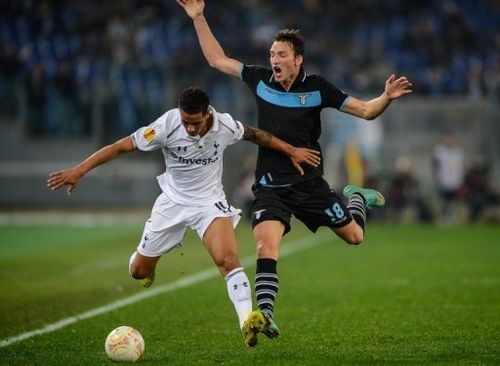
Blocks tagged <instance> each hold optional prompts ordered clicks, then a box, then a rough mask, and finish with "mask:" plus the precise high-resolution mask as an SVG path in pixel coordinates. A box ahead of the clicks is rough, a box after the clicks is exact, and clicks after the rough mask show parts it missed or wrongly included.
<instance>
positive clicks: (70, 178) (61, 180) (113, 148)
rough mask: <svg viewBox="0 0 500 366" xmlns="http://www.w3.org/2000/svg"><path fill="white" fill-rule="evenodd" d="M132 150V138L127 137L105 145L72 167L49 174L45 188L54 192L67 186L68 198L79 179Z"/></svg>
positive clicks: (133, 148)
mask: <svg viewBox="0 0 500 366" xmlns="http://www.w3.org/2000/svg"><path fill="white" fill-rule="evenodd" d="M133 150H135V146H134V142H133V141H132V137H130V136H128V137H125V138H123V139H121V140H118V141H117V142H115V143H114V144H111V145H107V146H105V147H103V148H102V149H100V150H98V151H96V152H95V153H93V154H92V155H91V156H89V157H88V158H87V159H85V160H84V161H82V162H81V163H80V164H78V165H76V166H74V167H71V168H68V169H64V170H60V171H58V172H54V173H50V174H49V178H48V179H47V187H48V188H50V189H51V190H53V191H54V190H56V189H59V188H61V187H63V186H68V188H67V189H66V193H67V194H68V196H69V195H71V193H72V192H73V191H74V190H75V189H76V187H77V186H78V183H79V182H80V179H81V178H82V177H83V176H84V175H85V174H87V173H88V172H89V171H90V170H92V169H94V168H95V167H97V166H99V165H101V164H104V163H106V162H108V161H110V160H112V159H114V158H116V157H117V156H118V155H121V154H124V153H127V152H130V151H133Z"/></svg>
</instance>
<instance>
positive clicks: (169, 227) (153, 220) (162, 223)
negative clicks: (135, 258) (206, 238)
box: [137, 193, 241, 257]
mask: <svg viewBox="0 0 500 366" xmlns="http://www.w3.org/2000/svg"><path fill="white" fill-rule="evenodd" d="M217 217H231V219H232V222H233V227H236V225H238V222H239V221H240V218H241V210H240V209H237V208H234V207H232V206H231V205H230V204H229V203H228V202H227V200H224V201H217V202H213V203H211V204H208V205H206V206H184V205H179V204H178V203H175V202H173V201H172V200H170V198H168V196H167V195H166V194H165V193H162V194H160V195H159V196H158V198H157V199H156V202H155V204H154V206H153V209H152V210H151V217H150V218H149V219H148V220H147V221H146V224H145V225H144V232H143V234H142V238H141V242H140V243H139V245H138V246H137V251H138V252H139V253H140V254H142V255H143V256H145V257H158V256H160V255H163V254H165V253H167V252H169V251H170V250H172V249H173V248H175V247H177V246H181V245H182V238H183V237H184V235H185V234H186V231H187V229H188V228H189V229H193V230H195V231H196V232H197V233H198V236H199V237H200V239H202V240H203V235H204V234H205V231H206V230H207V228H208V226H209V225H210V224H211V222H212V221H213V220H214V219H215V218H217Z"/></svg>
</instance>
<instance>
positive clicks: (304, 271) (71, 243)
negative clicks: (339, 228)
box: [0, 223, 500, 365]
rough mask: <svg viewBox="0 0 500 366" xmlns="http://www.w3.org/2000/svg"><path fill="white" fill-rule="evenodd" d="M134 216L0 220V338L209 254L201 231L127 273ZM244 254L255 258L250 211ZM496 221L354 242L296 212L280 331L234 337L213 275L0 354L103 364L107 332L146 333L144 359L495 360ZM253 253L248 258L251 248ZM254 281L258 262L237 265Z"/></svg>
mask: <svg viewBox="0 0 500 366" xmlns="http://www.w3.org/2000/svg"><path fill="white" fill-rule="evenodd" d="M141 232H142V227H141V225H137V226H124V227H119V226H98V227H88V228H78V227H69V226H66V227H57V226H17V227H12V226H10V227H7V226H4V227H0V294H1V301H0V342H2V341H5V340H7V339H11V338H12V337H16V336H18V335H20V334H23V333H25V332H29V331H33V330H36V329H41V328H43V327H44V326H46V325H48V324H54V323H56V322H58V321H61V320H63V319H71V317H74V316H76V315H78V314H82V313H85V312H88V311H90V310H92V309H96V308H100V307H102V306H105V305H107V304H110V303H114V302H115V301H117V300H120V299H124V298H128V297H130V296H132V295H134V294H142V293H144V292H147V291H154V288H155V287H160V286H165V285H166V284H168V283H174V282H176V281H179V280H182V279H186V278H190V276H192V275H194V274H196V273H199V272H200V271H204V270H207V269H210V268H213V264H212V263H211V260H210V258H209V256H208V254H207V253H206V251H205V249H204V248H203V245H202V244H201V243H200V241H199V239H198V238H197V237H196V236H195V235H194V234H193V233H189V234H188V235H187V237H186V240H185V242H184V247H183V248H181V249H177V250H175V251H174V252H172V253H170V254H169V255H167V256H165V257H164V258H162V260H161V261H160V263H159V267H158V272H157V276H156V279H157V280H156V282H155V284H154V285H153V287H152V288H150V289H143V288H141V287H140V286H139V284H138V283H137V282H136V281H134V280H132V279H130V278H129V275H128V269H127V267H128V258H129V256H130V254H131V252H132V251H133V250H134V248H135V246H136V243H137V240H138V238H139V236H140V234H141ZM237 233H238V239H239V242H240V256H241V257H242V258H247V257H250V258H253V257H254V256H255V254H254V247H253V246H254V244H253V239H252V234H251V229H250V227H249V225H248V224H247V223H243V224H240V226H239V227H238V229H237ZM499 237H500V228H499V227H498V226H458V227H446V228H444V227H436V226H394V225H377V224H371V225H368V230H367V235H366V240H365V243H363V244H362V245H361V246H357V247H355V246H349V245H346V244H343V243H341V242H340V240H338V239H336V238H335V236H334V235H333V234H330V233H329V231H328V230H320V232H319V233H317V234H315V235H313V234H311V233H309V232H308V231H307V230H306V229H305V227H304V226H302V225H301V224H299V223H294V226H293V229H292V232H291V233H290V234H289V235H287V236H286V237H285V240H284V243H283V247H282V249H283V252H284V253H286V249H290V250H293V246H300V245H303V244H304V243H309V242H310V243H311V244H316V245H311V246H303V247H302V250H300V251H296V252H293V253H290V254H289V255H285V256H283V257H282V259H281V260H280V262H279V267H278V269H279V274H280V290H279V297H278V300H277V308H276V320H277V323H278V324H279V326H280V328H281V331H282V336H281V337H280V338H278V339H277V340H274V341H271V340H269V339H267V338H265V337H264V336H262V337H261V338H260V342H259V345H258V346H257V347H256V348H255V349H248V348H246V347H245V346H244V344H243V339H242V336H241V334H240V333H239V330H238V326H237V319H236V315H235V313H234V311H233V308H232V304H231V303H230V301H229V299H228V297H227V294H226V287H225V283H224V281H223V280H222V279H221V277H220V276H212V277H211V278H208V279H206V280H204V281H201V282H198V283H194V284H192V285H190V286H186V287H182V288H179V289H175V290H173V291H169V292H165V293H161V294H159V295H157V296H152V297H149V298H145V299H144V300H142V301H138V302H135V303H133V304H130V305H127V306H124V307H121V308H119V309H117V310H113V311H108V312H103V313H102V314H99V315H96V316H94V317H89V318H88V319H84V320H75V321H74V322H73V323H71V324H69V325H68V326H66V327H62V328H61V329H58V330H55V331H53V332H49V333H46V334H41V335H35V336H33V337H29V338H27V339H24V340H22V341H19V342H15V343H12V344H10V345H7V346H4V347H0V365H108V364H112V362H111V361H109V360H108V359H107V357H106V355H105V353H104V346H103V344H104V339H105V338H106V335H107V334H108V332H109V331H111V330H112V329H113V328H115V327H117V326H119V325H131V326H134V327H136V328H137V329H139V331H140V332H141V333H142V335H143V337H144V339H145V343H146V351H145V354H144V357H143V359H141V360H140V361H139V364H142V365H349V364H351V365H363V364H380V365H386V364H401V365H408V364H415V365H421V364H432V365H495V364H500V239H499ZM249 263H253V260H251V261H250V262H249ZM246 269H247V274H248V276H249V277H250V278H251V279H252V281H253V273H254V271H255V267H254V265H253V264H251V265H249V266H247V267H246Z"/></svg>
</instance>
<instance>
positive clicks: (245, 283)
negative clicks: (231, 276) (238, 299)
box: [233, 281, 248, 290]
mask: <svg viewBox="0 0 500 366" xmlns="http://www.w3.org/2000/svg"><path fill="white" fill-rule="evenodd" d="M238 286H243V287H248V282H246V281H245V282H243V283H240V284H239V285H238V284H237V283H235V284H234V285H233V289H234V290H237V289H238Z"/></svg>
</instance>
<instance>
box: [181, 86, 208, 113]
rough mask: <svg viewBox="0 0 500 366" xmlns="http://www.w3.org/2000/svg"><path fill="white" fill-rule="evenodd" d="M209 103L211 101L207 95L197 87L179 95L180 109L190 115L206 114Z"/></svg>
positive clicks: (192, 87)
mask: <svg viewBox="0 0 500 366" xmlns="http://www.w3.org/2000/svg"><path fill="white" fill-rule="evenodd" d="M209 103H210V100H209V99H208V95H207V93H205V92H204V91H203V90H201V89H200V88H197V87H195V86H191V87H189V88H187V89H184V90H183V91H182V92H181V93H180V94H179V108H180V109H181V110H182V111H183V112H186V113H188V114H196V113H200V112H201V113H202V114H206V113H207V111H208V104H209Z"/></svg>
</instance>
